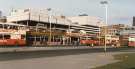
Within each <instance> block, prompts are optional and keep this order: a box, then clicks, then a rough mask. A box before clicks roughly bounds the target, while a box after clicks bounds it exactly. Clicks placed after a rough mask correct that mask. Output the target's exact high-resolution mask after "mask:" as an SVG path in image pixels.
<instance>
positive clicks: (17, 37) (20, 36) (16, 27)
mask: <svg viewBox="0 0 135 69" xmlns="http://www.w3.org/2000/svg"><path fill="white" fill-rule="evenodd" d="M26 31H27V29H26V26H25V25H20V24H15V23H0V46H15V45H17V46H22V45H26Z"/></svg>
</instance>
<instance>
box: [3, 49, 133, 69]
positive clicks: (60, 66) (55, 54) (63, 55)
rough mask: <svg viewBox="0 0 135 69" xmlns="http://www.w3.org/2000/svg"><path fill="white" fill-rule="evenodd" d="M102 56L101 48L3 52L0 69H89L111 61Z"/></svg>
mask: <svg viewBox="0 0 135 69" xmlns="http://www.w3.org/2000/svg"><path fill="white" fill-rule="evenodd" d="M134 51H135V48H109V49H107V53H108V54H110V52H134ZM103 54H104V51H103V49H102V48H89V49H87V48H86V49H66V50H65V49H64V50H62V49H61V50H41V51H21V52H5V53H0V69H90V68H91V67H92V66H96V64H97V65H98V64H99V65H100V64H107V63H108V62H110V61H109V60H113V58H112V57H111V55H109V56H107V57H106V56H104V55H103ZM102 55H103V56H102ZM114 62H115V61H114Z"/></svg>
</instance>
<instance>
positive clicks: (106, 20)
mask: <svg viewBox="0 0 135 69" xmlns="http://www.w3.org/2000/svg"><path fill="white" fill-rule="evenodd" d="M100 4H102V5H104V7H105V23H106V26H105V46H104V51H105V52H106V35H107V24H108V2H107V1H101V2H100Z"/></svg>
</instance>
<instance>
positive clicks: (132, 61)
mask: <svg viewBox="0 0 135 69" xmlns="http://www.w3.org/2000/svg"><path fill="white" fill-rule="evenodd" d="M114 58H115V59H116V60H120V61H119V62H116V63H112V64H107V65H105V66H101V67H97V68H94V69H135V53H129V54H119V55H114Z"/></svg>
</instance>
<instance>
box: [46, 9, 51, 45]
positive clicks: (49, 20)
mask: <svg viewBox="0 0 135 69" xmlns="http://www.w3.org/2000/svg"><path fill="white" fill-rule="evenodd" d="M47 10H48V11H49V23H50V33H49V44H50V43H51V39H52V30H51V26H52V25H51V18H52V15H51V13H50V11H51V8H48V9H47Z"/></svg>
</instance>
